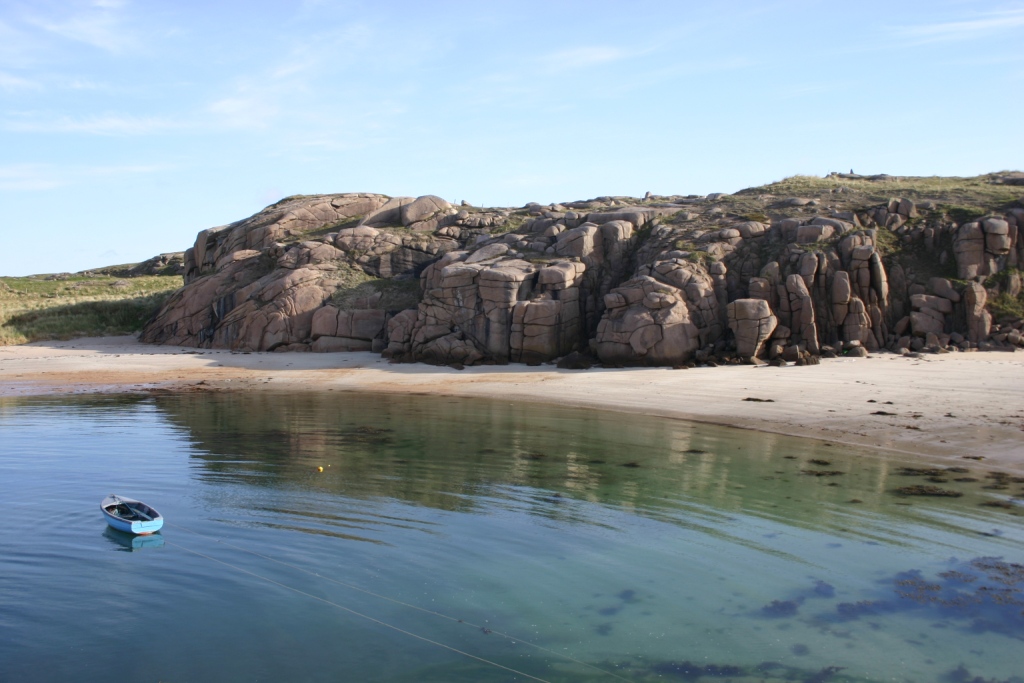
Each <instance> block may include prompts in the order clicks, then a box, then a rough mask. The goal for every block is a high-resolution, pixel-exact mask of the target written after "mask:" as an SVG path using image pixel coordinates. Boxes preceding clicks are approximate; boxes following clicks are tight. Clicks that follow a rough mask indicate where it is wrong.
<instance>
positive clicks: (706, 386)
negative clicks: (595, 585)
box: [0, 337, 1024, 472]
mask: <svg viewBox="0 0 1024 683" xmlns="http://www.w3.org/2000/svg"><path fill="white" fill-rule="evenodd" d="M925 366H927V367H925ZM195 391H354V392H359V391H367V392H375V393H397V394H412V395H435V396H455V397H463V398H489V399H507V400H515V401H532V402H535V403H539V404H557V405H564V406H574V407H581V408H592V409H600V410H610V411H614V412H619V413H623V414H629V413H641V414H644V415H651V416H655V417H664V418H671V419H681V420H688V421H692V422H700V423H704V424H713V425H720V426H725V427H735V428H740V429H749V430H755V431H761V432H768V433H774V434H784V435H787V436H796V437H803V438H812V439H817V440H822V441H827V442H830V443H836V444H840V445H847V446H856V447H860V448H869V449H872V450H875V451H878V452H879V453H880V454H883V455H884V454H886V453H888V454H891V455H893V456H900V457H901V458H904V459H910V458H915V459H917V460H920V461H923V462H929V463H932V464H934V465H938V466H954V465H963V464H964V462H965V460H964V457H965V456H970V457H972V458H976V457H979V456H980V457H982V458H984V459H983V463H984V465H983V466H985V467H989V468H999V469H1003V470H1007V471H1017V472H1024V354H1010V353H996V352H990V353H969V354H968V353H964V354H944V355H934V356H932V355H928V356H922V357H920V358H906V357H901V356H897V355H895V354H878V355H874V356H872V357H869V358H834V359H822V361H821V364H820V365H815V366H803V367H798V366H790V367H786V368H775V367H770V366H748V365H740V366H722V367H717V368H694V369H690V370H672V369H669V368H626V369H599V368H595V369H592V370H586V371H581V370H559V369H556V368H555V367H554V366H542V367H528V366H523V365H506V366H476V367H469V368H466V369H465V370H454V369H452V368H448V367H437V366H431V365H422V364H390V363H388V361H386V360H384V359H382V358H381V357H380V356H379V355H377V354H372V353H368V352H366V353H285V354H282V353H237V352H232V351H227V350H216V349H194V348H189V347H177V346H153V345H148V344H142V343H140V342H138V341H137V340H135V338H133V337H102V338H87V339H74V340H70V341H59V342H36V343H33V344H26V345H22V346H4V347H0V398H5V397H19V396H47V395H49V396H53V395H76V394H93V393H163V392H195ZM745 399H760V400H745ZM890 402H891V403H890Z"/></svg>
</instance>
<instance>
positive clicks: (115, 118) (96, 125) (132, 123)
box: [0, 114, 188, 136]
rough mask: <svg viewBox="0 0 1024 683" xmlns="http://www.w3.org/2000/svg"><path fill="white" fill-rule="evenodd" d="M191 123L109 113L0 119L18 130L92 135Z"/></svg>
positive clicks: (6, 127) (132, 132) (141, 132)
mask: <svg viewBox="0 0 1024 683" xmlns="http://www.w3.org/2000/svg"><path fill="white" fill-rule="evenodd" d="M186 127H188V124H187V123H185V122H183V121H177V120H171V119H167V118H161V117H139V116H123V115H118V114H107V115H102V116H92V117H88V118H82V119H76V118H71V117H68V116H62V117H60V118H56V119H46V118H30V117H28V116H22V117H19V118H14V119H7V120H6V121H0V128H2V129H4V130H9V131H12V132H16V133H86V134H89V135H110V136H125V135H148V134H150V133H157V132H162V131H167V130H175V129H181V128H186Z"/></svg>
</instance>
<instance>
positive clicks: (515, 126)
mask: <svg viewBox="0 0 1024 683" xmlns="http://www.w3.org/2000/svg"><path fill="white" fill-rule="evenodd" d="M1022 120H1024V0H1018V1H1010V2H982V1H974V0H926V1H917V0H907V1H899V0H897V1H895V2H893V1H888V2H875V1H872V0H859V1H858V2H835V1H834V0H830V1H829V0H823V1H820V2H819V1H813V0H804V1H790V0H778V1H772V0H749V1H737V2H729V1H727V0H719V1H718V2H715V3H709V2H689V1H686V0H661V1H653V0H651V1H646V0H632V1H631V2H628V3H627V2H624V1H621V0H619V1H617V2H604V1H602V0H587V1H586V2H572V1H559V0H546V1H543V2H533V1H528V2H519V1H517V0H505V1H504V2H481V1H479V0H474V1H467V2H456V1H452V2H448V1H445V0H437V1H430V2H424V1H423V0H415V1H404V0H394V1H389V0H375V1H370V2H362V1H355V0H353V1H346V0H338V1H331V0H309V1H307V2H283V1H277V2H264V1H262V0H244V1H241V0H240V1H238V2H230V1H229V2H215V1H213V0H204V1H202V2H199V1H197V0H135V1H132V0H91V1H89V0H81V1H75V0H65V1H53V2H51V1H49V0H31V1H25V2H21V1H19V0H0V275H27V274H31V273H52V272H63V271H70V272H74V271H79V270H83V269H87V268H92V267H99V266H103V265H111V264H120V263H130V262H136V261H141V260H144V259H146V258H148V257H150V256H153V255H155V254H158V253H161V252H169V251H182V250H184V249H185V248H187V247H189V246H191V244H192V242H193V241H194V240H195V234H196V233H197V232H198V231H200V230H202V229H205V228H208V227H212V226H216V225H223V224H225V223H229V222H231V221H235V220H238V219H241V218H244V217H246V216H248V215H250V214H252V213H255V212H256V211H258V210H260V209H261V208H263V207H264V206H266V205H268V204H271V203H273V202H275V201H277V200H278V199H280V198H282V197H284V196H288V195H292V194H314V193H325V192H357V191H364V192H380V193H384V194H389V195H408V196H419V195H424V194H436V195H440V196H442V197H444V198H446V199H448V200H450V201H461V200H466V201H469V202H470V203H472V204H475V205H487V206H520V205H522V204H525V203H526V202H529V201H538V202H542V203H547V202H557V201H572V200H576V199H587V198H590V197H596V196H602V195H612V194H615V195H634V196H643V194H644V193H645V192H647V191H650V192H653V193H655V194H705V193H709V192H733V191H736V190H739V189H742V188H744V187H749V186H752V185H760V184H764V183H768V182H772V181H775V180H779V179H782V178H784V177H787V176H791V175H795V174H815V175H824V174H827V173H828V172H830V171H849V170H851V169H852V170H855V171H856V172H858V173H889V174H892V175H975V174H979V173H987V172H991V171H998V170H1006V169H1022V168H1024V126H1022V124H1021V121H1022Z"/></svg>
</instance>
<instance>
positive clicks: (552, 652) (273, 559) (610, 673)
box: [165, 522, 630, 683]
mask: <svg viewBox="0 0 1024 683" xmlns="http://www.w3.org/2000/svg"><path fill="white" fill-rule="evenodd" d="M165 524H166V526H173V527H176V528H178V529H181V530H182V531H187V532H189V533H190V534H195V535H196V536H202V537H203V538H208V539H210V540H211V541H214V542H215V543H220V544H221V545H224V546H226V547H228V548H233V549H235V550H238V551H240V552H243V553H248V554H250V555H253V556H255V557H260V558H263V559H264V560H268V561H270V562H276V563H277V564H280V565H282V566H285V567H288V568H290V569H294V570H296V571H299V572H302V573H304V574H308V575H310V576H315V577H317V578H318V579H323V580H325V581H330V582H331V583H335V584H338V585H339V586H344V587H346V588H349V589H351V590H354V591H358V592H360V593H363V594H365V595H370V596H373V597H375V598H379V599H381V600H386V601H388V602H391V603H394V604H396V605H401V606H403V607H408V608H409V609H414V610H417V611H420V612H424V613H426V614H430V615H433V616H436V617H440V618H442V619H447V620H449V621H453V622H457V623H459V624H465V625H466V626H470V627H472V628H476V629H479V630H481V631H484V630H486V633H489V634H493V635H496V636H500V637H502V638H505V639H507V640H509V641H511V642H513V643H521V644H523V645H527V646H529V647H532V648H534V649H536V650H539V651H541V652H545V653H547V654H549V655H553V656H555V657H560V658H562V659H564V660H566V661H570V662H573V663H574V664H579V665H580V666H583V667H586V668H588V669H591V670H593V671H596V672H598V673H601V674H604V675H605V676H611V677H612V678H617V679H619V680H620V681H626V682H627V683H629V682H630V679H628V678H625V677H623V676H620V675H619V674H617V673H615V672H614V671H608V670H607V669H602V668H601V667H599V666H594V665H593V664H589V663H587V662H584V661H583V660H580V659H576V658H575V657H573V656H572V655H567V654H565V653H564V652H558V651H557V650H552V649H549V648H546V647H544V646H543V645H537V644H536V643H531V642H530V641H528V640H524V639H522V638H517V637H515V636H513V635H511V634H508V633H503V632H502V631H497V630H495V629H491V628H486V627H484V626H482V625H480V624H474V623H473V622H471V621H466V620H465V619H459V618H457V617H453V616H451V615H448V614H444V613H443V612H438V611H435V610H432V609H428V608H426V607H420V606H419V605H414V604H412V603H408V602H404V601H402V600H399V599H397V598H392V597H389V596H387V595H382V594H380V593H375V592H373V591H371V590H368V589H366V588H361V587H359V586H356V585H354V584H351V583H348V582H346V581H342V580H340V579H335V578H332V577H330V576H324V575H323V574H320V573H318V572H314V571H311V570H309V569H306V568H305V567H301V566H299V565H296V564H291V563H290V562H285V561H284V560H279V559H277V558H276V557H271V556H270V555H264V554H263V553H259V552H256V551H255V550H249V549H248V548H243V547H241V546H238V545H235V544H233V543H229V542H228V541H225V540H223V539H220V538H216V537H215V536H210V535H209V534H204V533H202V532H201V531H195V530H193V529H189V528H188V527H185V526H182V525H180V524H171V523H170V522H166V523H165ZM346 609H347V608H346ZM399 630H400V629H399ZM470 656H472V655H470ZM499 666H500V665H499Z"/></svg>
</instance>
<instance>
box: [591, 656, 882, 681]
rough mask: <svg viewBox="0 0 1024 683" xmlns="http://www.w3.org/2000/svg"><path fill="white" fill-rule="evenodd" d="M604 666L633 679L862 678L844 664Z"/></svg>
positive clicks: (635, 663) (760, 679)
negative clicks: (847, 672) (813, 666)
mask: <svg viewBox="0 0 1024 683" xmlns="http://www.w3.org/2000/svg"><path fill="white" fill-rule="evenodd" d="M601 668H604V669H607V670H611V671H615V672H616V673H617V674H618V675H621V676H625V677H627V678H628V679H629V680H633V681H666V680H668V681H672V680H676V681H693V682H694V683H698V682H700V681H722V680H727V681H733V682H734V683H739V682H740V681H758V682H759V683H761V682H763V683H772V682H775V681H778V682H779V683H781V682H782V681H792V682H793V683H797V682H799V683H847V682H849V681H853V680H856V681H858V683H863V682H864V679H862V678H857V679H854V678H851V677H849V676H846V675H844V674H843V673H842V671H843V667H841V666H826V667H823V668H820V669H802V668H799V667H794V666H787V665H785V664H781V663H779V662H761V663H760V664H753V665H750V664H747V665H740V664H708V663H698V662H691V661H689V660H683V661H660V662H646V661H630V662H617V663H607V664H603V665H602V666H601Z"/></svg>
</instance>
